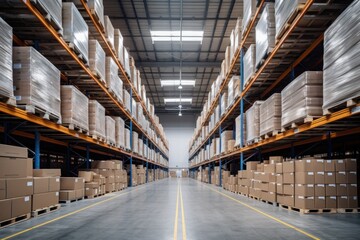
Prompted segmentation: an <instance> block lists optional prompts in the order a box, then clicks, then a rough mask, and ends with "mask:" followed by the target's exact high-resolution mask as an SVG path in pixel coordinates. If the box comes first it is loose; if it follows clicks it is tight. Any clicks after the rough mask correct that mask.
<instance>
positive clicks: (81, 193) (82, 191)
mask: <svg viewBox="0 0 360 240" xmlns="http://www.w3.org/2000/svg"><path fill="white" fill-rule="evenodd" d="M84 196H85V189H84V188H81V189H76V190H75V198H76V199H81V198H83V197H84Z"/></svg>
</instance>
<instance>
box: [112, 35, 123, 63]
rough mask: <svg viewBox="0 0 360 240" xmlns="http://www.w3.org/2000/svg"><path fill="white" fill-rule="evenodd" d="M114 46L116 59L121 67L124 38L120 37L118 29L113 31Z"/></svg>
mask: <svg viewBox="0 0 360 240" xmlns="http://www.w3.org/2000/svg"><path fill="white" fill-rule="evenodd" d="M114 44H115V52H116V55H117V58H118V59H119V61H120V63H121V65H123V66H124V38H123V36H122V35H121V32H120V29H115V31H114Z"/></svg>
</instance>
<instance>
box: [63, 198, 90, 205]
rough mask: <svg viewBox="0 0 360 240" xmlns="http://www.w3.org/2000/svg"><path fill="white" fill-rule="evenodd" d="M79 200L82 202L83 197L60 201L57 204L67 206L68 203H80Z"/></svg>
mask: <svg viewBox="0 0 360 240" xmlns="http://www.w3.org/2000/svg"><path fill="white" fill-rule="evenodd" d="M81 200H84V197H82V198H78V199H73V200H60V201H59V203H62V204H69V203H73V202H78V201H81Z"/></svg>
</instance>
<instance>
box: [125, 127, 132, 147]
mask: <svg viewBox="0 0 360 240" xmlns="http://www.w3.org/2000/svg"><path fill="white" fill-rule="evenodd" d="M125 148H126V149H128V150H131V145H130V130H129V129H127V128H125Z"/></svg>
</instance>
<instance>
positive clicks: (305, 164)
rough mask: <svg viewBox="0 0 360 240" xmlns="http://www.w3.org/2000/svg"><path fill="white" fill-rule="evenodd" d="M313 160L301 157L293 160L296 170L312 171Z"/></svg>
mask: <svg viewBox="0 0 360 240" xmlns="http://www.w3.org/2000/svg"><path fill="white" fill-rule="evenodd" d="M314 166H315V160H313V159H302V160H297V161H295V171H296V172H314Z"/></svg>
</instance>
